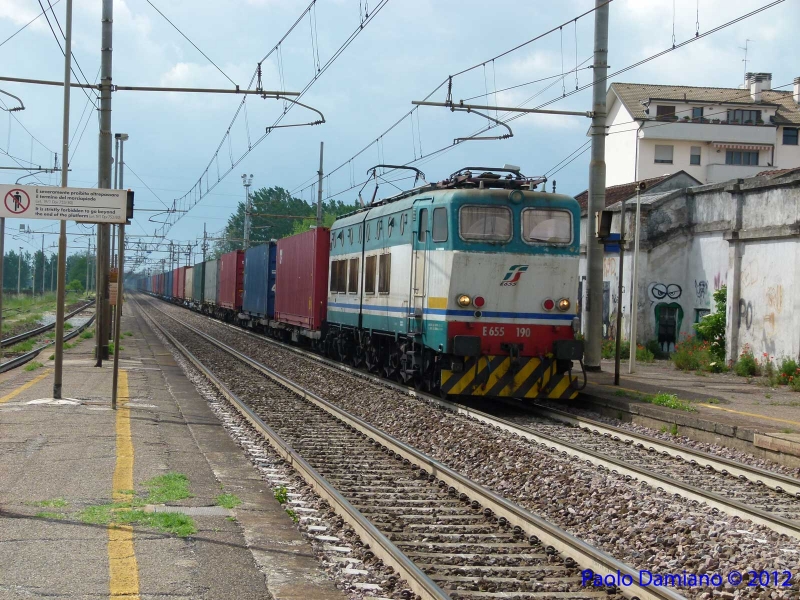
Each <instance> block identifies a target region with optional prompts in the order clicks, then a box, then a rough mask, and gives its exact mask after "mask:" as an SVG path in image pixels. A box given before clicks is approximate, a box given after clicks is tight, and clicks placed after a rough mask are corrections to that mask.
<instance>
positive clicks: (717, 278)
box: [714, 273, 725, 290]
mask: <svg viewBox="0 0 800 600" xmlns="http://www.w3.org/2000/svg"><path fill="white" fill-rule="evenodd" d="M723 285H725V279H724V278H723V277H722V275H720V274H719V273H717V274H716V275H714V289H715V290H718V289H719V288H721V287H722V286H723Z"/></svg>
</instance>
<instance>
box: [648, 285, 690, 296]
mask: <svg viewBox="0 0 800 600" xmlns="http://www.w3.org/2000/svg"><path fill="white" fill-rule="evenodd" d="M648 287H649V289H650V295H651V296H652V297H653V299H655V300H664V299H665V298H669V299H670V300H677V299H678V298H680V297H681V294H683V288H681V286H679V285H678V284H677V283H657V282H654V283H651V284H650V285H649V286H648Z"/></svg>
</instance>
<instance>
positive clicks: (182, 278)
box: [172, 267, 189, 300]
mask: <svg viewBox="0 0 800 600" xmlns="http://www.w3.org/2000/svg"><path fill="white" fill-rule="evenodd" d="M188 268H189V267H178V268H177V269H175V275H174V276H173V279H172V297H173V298H177V299H178V300H183V299H184V298H185V297H186V294H185V292H186V269H188Z"/></svg>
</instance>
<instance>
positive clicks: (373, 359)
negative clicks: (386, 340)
mask: <svg viewBox="0 0 800 600" xmlns="http://www.w3.org/2000/svg"><path fill="white" fill-rule="evenodd" d="M380 364H381V357H380V354H379V353H378V349H377V348H375V346H373V345H372V344H369V345H368V346H367V349H366V351H365V352H364V365H365V366H366V367H367V371H369V372H370V373H377V372H378V369H379V368H380Z"/></svg>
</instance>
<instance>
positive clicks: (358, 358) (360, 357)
mask: <svg viewBox="0 0 800 600" xmlns="http://www.w3.org/2000/svg"><path fill="white" fill-rule="evenodd" d="M365 355H366V353H365V352H364V347H363V346H361V345H359V346H356V347H355V348H353V355H352V356H351V357H350V364H351V365H353V366H354V367H355V368H356V369H357V368H358V367H360V366H361V365H362V364H364V358H365Z"/></svg>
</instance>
